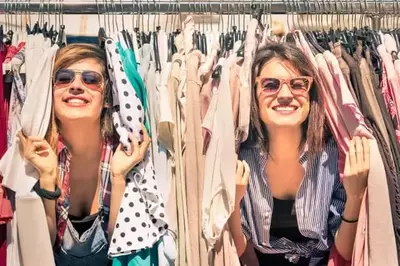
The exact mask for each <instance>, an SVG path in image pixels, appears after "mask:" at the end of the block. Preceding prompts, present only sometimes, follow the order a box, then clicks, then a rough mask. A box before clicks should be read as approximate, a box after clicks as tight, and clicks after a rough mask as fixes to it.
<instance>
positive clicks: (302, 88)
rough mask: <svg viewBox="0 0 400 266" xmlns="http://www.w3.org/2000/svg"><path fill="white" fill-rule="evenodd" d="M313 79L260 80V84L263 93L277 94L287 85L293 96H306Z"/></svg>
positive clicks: (303, 77) (302, 77)
mask: <svg viewBox="0 0 400 266" xmlns="http://www.w3.org/2000/svg"><path fill="white" fill-rule="evenodd" d="M312 82H313V78H312V77H307V76H300V77H295V78H289V79H280V78H259V79H258V83H259V86H261V89H262V91H263V93H267V94H277V93H278V92H279V91H280V90H281V89H282V87H283V84H286V85H287V86H288V88H289V90H290V91H291V92H292V94H293V95H305V94H307V93H308V91H309V90H310V88H311V84H312Z"/></svg>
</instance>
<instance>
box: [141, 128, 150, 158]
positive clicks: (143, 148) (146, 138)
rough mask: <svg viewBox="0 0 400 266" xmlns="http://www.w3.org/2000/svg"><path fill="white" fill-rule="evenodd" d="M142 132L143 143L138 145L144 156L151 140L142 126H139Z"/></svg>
mask: <svg viewBox="0 0 400 266" xmlns="http://www.w3.org/2000/svg"><path fill="white" fill-rule="evenodd" d="M141 127H142V132H143V142H142V143H141V145H140V148H141V151H142V153H143V154H144V153H145V152H146V151H147V149H148V148H149V146H150V143H151V138H150V136H149V134H148V133H147V130H146V128H145V126H144V125H143V124H141Z"/></svg>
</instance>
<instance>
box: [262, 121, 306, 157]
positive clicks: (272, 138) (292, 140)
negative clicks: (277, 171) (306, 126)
mask: <svg viewBox="0 0 400 266" xmlns="http://www.w3.org/2000/svg"><path fill="white" fill-rule="evenodd" d="M301 139H302V132H301V127H297V128H276V129H273V130H268V145H269V147H268V152H269V154H270V155H271V158H272V159H273V160H274V161H275V162H285V161H291V160H298V158H299V147H300V144H301Z"/></svg>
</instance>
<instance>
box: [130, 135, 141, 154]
mask: <svg viewBox="0 0 400 266" xmlns="http://www.w3.org/2000/svg"><path fill="white" fill-rule="evenodd" d="M129 142H130V143H131V150H132V152H131V154H129V155H132V154H134V153H139V152H140V147H139V141H138V140H137V139H136V138H135V136H134V135H133V134H129Z"/></svg>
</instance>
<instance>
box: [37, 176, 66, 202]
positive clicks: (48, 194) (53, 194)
mask: <svg viewBox="0 0 400 266" xmlns="http://www.w3.org/2000/svg"><path fill="white" fill-rule="evenodd" d="M33 190H34V191H35V192H36V193H37V194H38V195H39V196H40V197H41V198H45V199H48V200H56V199H58V198H59V197H60V196H61V189H60V188H59V187H58V186H57V185H56V187H55V191H48V190H46V189H43V188H41V187H40V183H39V181H38V182H36V184H35V186H34V187H33Z"/></svg>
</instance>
